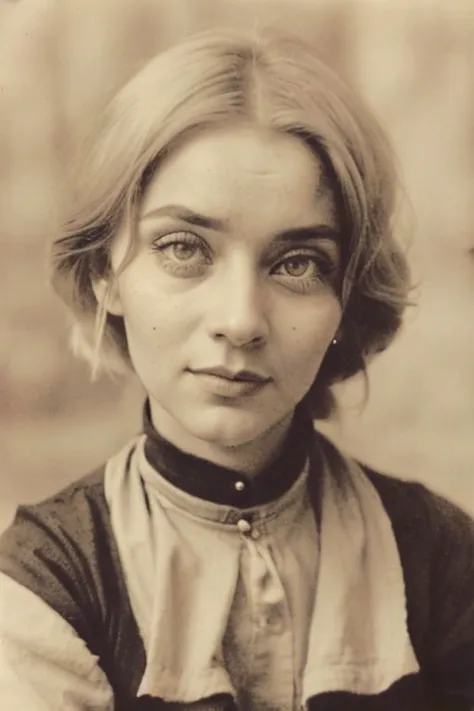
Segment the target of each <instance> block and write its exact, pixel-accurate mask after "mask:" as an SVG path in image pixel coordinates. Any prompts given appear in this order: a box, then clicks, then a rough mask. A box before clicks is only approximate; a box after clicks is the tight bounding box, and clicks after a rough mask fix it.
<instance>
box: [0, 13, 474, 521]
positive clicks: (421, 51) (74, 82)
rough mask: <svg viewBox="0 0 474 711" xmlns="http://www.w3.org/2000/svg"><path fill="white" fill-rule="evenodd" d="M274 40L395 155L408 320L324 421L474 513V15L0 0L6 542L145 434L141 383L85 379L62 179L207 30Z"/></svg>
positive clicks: (380, 461)
mask: <svg viewBox="0 0 474 711" xmlns="http://www.w3.org/2000/svg"><path fill="white" fill-rule="evenodd" d="M214 25H230V26H233V27H253V28H255V27H257V28H258V27H261V26H266V25H272V26H283V27H286V28H290V29H292V30H294V31H297V32H301V33H302V34H303V35H305V36H306V37H307V38H309V39H311V40H312V41H313V42H314V44H315V46H317V47H318V48H319V49H320V51H321V52H322V54H323V55H324V56H325V57H326V58H327V60H328V61H329V63H330V64H332V65H333V66H334V67H335V68H337V69H339V70H340V71H341V72H342V73H343V74H344V75H345V76H346V78H348V79H349V80H350V81H351V82H352V83H353V84H355V86H356V87H357V88H358V89H359V91H361V92H362V93H363V94H364V95H365V96H366V98H367V100H368V101H369V103H370V104H371V105H372V107H373V108H374V110H375V111H376V113H378V115H379V116H380V118H381V119H382V121H383V122H384V123H385V125H386V127H387V128H388V130H389V132H390V134H391V136H392V138H393V141H394V143H395V146H396V149H397V152H398V155H399V159H400V164H401V170H402V174H403V178H404V182H405V186H406V193H407V201H406V204H405V207H404V210H403V211H402V217H401V220H400V239H402V240H403V241H404V243H406V244H408V249H409V258H410V262H411V265H412V269H413V275H414V279H415V281H416V283H417V288H416V291H415V293H414V297H415V300H416V306H415V307H413V308H411V309H410V310H409V312H408V313H407V317H406V321H405V326H404V329H403V332H402V334H401V335H400V337H399V338H398V340H397V341H396V342H395V344H394V345H393V346H392V348H391V349H389V351H387V352H386V353H384V354H382V355H381V356H379V357H378V358H377V359H375V360H374V362H373V364H372V365H371V367H370V370H369V382H370V396H369V399H368V402H367V404H366V405H365V407H363V398H364V388H363V383H361V382H360V380H358V379H355V380H353V381H351V382H349V383H347V384H345V385H343V386H341V387H339V388H338V389H337V396H338V400H339V404H340V407H339V411H338V414H337V416H336V417H335V418H334V419H333V420H332V421H331V422H329V423H325V424H324V425H321V427H322V429H324V431H325V432H327V433H328V434H329V435H330V436H331V437H332V438H333V439H335V440H336V441H338V442H339V444H341V446H342V447H343V448H344V449H346V450H347V451H348V452H350V453H352V454H354V455H356V456H358V457H359V458H361V459H362V460H364V461H366V462H367V463H369V464H371V465H372V466H375V467H378V468H379V469H381V470H383V471H386V472H390V473H392V474H395V475H398V476H400V477H403V478H408V479H416V480H419V481H422V482H424V483H425V484H427V485H428V486H431V487H432V488H433V489H435V490H437V491H439V492H441V493H442V494H444V495H445V496H448V497H449V498H451V499H452V500H453V501H456V502H457V503H458V504H460V505H461V506H463V507H464V508H465V509H467V510H469V511H471V513H474V318H473V315H474V256H473V255H474V207H473V206H474V190H473V188H474V164H473V157H474V150H473V149H474V139H473V137H474V87H473V77H474V3H472V2H471V0H438V1H436V0H407V1H406V2H403V1H402V0H345V1H339V0H326V1H324V0H306V1H303V0H291V1H286V2H278V1H277V0H167V1H166V2H164V1H160V0H81V2H73V1H72V0H57V1H55V0H17V1H16V2H14V1H10V2H8V1H7V0H0V243H1V259H0V445H1V449H0V451H1V456H2V467H1V473H0V529H1V528H2V527H4V526H5V525H6V524H7V523H8V522H9V520H10V519H11V517H12V515H13V512H14V509H15V506H16V505H17V504H18V503H19V502H30V501H37V500H39V499H41V498H43V497H45V496H47V495H49V494H51V493H53V492H54V491H55V490H57V489H58V488H59V487H62V486H63V485H65V484H67V483H68V482H69V481H71V480H73V479H75V478H77V477H78V476H81V475H82V474H84V473H86V472H87V471H89V470H90V469H91V468H93V467H95V466H96V465H98V464H99V463H100V462H102V461H103V460H104V459H105V458H106V457H107V456H109V455H110V454H111V453H113V452H114V451H115V450H116V449H117V448H119V447H120V446H121V445H122V444H123V443H124V442H125V441H126V440H127V439H128V438H129V437H130V436H131V435H133V434H134V433H135V432H137V431H138V430H139V429H140V419H141V403H142V399H143V394H142V392H141V391H140V388H139V387H138V386H137V384H136V383H135V382H134V380H133V379H132V378H130V379H129V380H126V381H123V382H113V381H111V380H108V379H105V378H104V379H102V380H99V381H98V382H97V383H94V384H92V383H91V382H90V376H89V372H88V368H87V367H86V365H85V364H83V363H81V362H80V361H78V360H76V359H75V358H74V357H73V356H72V355H71V353H70V351H69V347H68V318H67V314H66V313H65V311H64V309H63V308H62V306H61V305H60V303H59V302H58V301H57V300H56V298H55V296H54V295H53V294H52V293H51V290H50V288H49V286H48V284H47V277H46V266H45V265H46V254H47V248H48V244H49V242H50V240H51V239H52V238H53V236H54V235H55V234H56V232H57V226H58V222H59V213H60V209H61V200H62V197H63V196H64V192H65V190H66V189H67V188H66V185H65V181H64V169H65V167H66V166H67V165H68V162H69V161H70V159H71V155H72V153H73V151H74V149H75V147H76V146H77V143H78V141H80V139H81V138H82V136H83V135H84V133H85V132H86V131H87V129H88V126H89V123H90V122H91V120H92V119H93V118H94V117H95V115H96V114H97V112H98V111H99V110H100V108H101V107H102V105H103V104H104V103H105V102H106V100H107V99H108V97H109V96H110V95H111V94H112V93H113V92H114V90H115V89H116V88H117V87H119V86H120V85H121V84H123V83H124V82H125V81H126V80H127V79H128V78H129V77H130V76H131V75H132V74H133V73H134V72H135V71H136V70H137V69H138V68H139V67H140V66H141V65H142V64H143V63H144V62H145V61H146V60H147V58H148V57H150V56H152V55H153V54H154V53H156V52H157V51H159V50H160V49H162V48H165V47H167V46H168V45H170V44H172V43H174V42H175V41H176V40H178V39H179V38H180V37H183V36H184V35H186V34H188V33H190V32H192V31H194V30H197V29H200V28H204V27H209V26H214Z"/></svg>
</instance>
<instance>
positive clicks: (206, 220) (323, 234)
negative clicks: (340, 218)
mask: <svg viewBox="0 0 474 711" xmlns="http://www.w3.org/2000/svg"><path fill="white" fill-rule="evenodd" d="M156 217H172V218H174V219H177V220H180V222H186V223H187V224H188V225H192V226H193V227H202V228H204V229H209V230H215V231H219V230H220V231H226V229H227V222H226V220H221V219H219V218H217V217H209V216H206V215H201V214H199V213H197V212H194V211H193V210H190V209H189V208H187V207H184V206H183V205H163V206H162V207H157V208H155V209H153V210H149V211H148V212H147V213H145V214H144V215H143V216H142V217H141V218H140V219H141V221H142V220H149V219H152V218H156ZM275 238H276V240H277V241H280V242H297V241H308V240H321V239H330V240H333V241H334V242H336V243H338V244H339V242H340V241H341V233H340V230H339V229H337V228H336V227H332V226H331V225H326V224H321V225H308V226H305V227H293V228H291V229H288V230H283V231H282V232H278V233H277V234H276V235H275Z"/></svg>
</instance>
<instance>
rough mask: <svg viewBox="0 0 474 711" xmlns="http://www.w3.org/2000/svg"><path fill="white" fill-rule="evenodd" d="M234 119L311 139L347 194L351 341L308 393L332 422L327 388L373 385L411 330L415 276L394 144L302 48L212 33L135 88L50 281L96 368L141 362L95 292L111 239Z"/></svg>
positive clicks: (278, 37) (124, 92) (83, 190)
mask: <svg viewBox="0 0 474 711" xmlns="http://www.w3.org/2000/svg"><path fill="white" fill-rule="evenodd" d="M236 120H250V121H252V122H254V123H256V124H258V125H259V126H264V127H268V128H271V129H274V130H276V131H280V132H284V133H287V134H291V135H294V136H297V137H299V138H300V139H301V140H302V141H303V142H304V143H305V144H306V145H307V146H308V147H309V148H310V149H311V150H312V151H313V152H314V153H315V154H316V155H317V156H318V157H319V159H320V160H322V162H323V164H324V166H325V168H326V172H327V174H328V176H329V180H330V183H331V185H332V188H333V190H334V194H335V196H336V200H337V204H338V208H339V212H340V218H341V220H342V224H343V235H344V236H345V239H344V240H343V244H342V251H343V274H342V280H341V291H340V298H341V302H342V305H343V319H342V326H341V337H340V341H339V343H338V345H337V346H334V347H331V348H329V350H328V353H327V354H326V357H325V359H324V361H323V363H322V366H321V368H320V371H319V373H318V376H317V378H316V382H315V384H314V387H313V389H312V391H311V393H310V395H309V398H310V401H311V402H312V404H313V409H314V414H315V416H319V417H324V416H327V415H329V413H330V410H331V404H330V401H329V400H328V394H329V389H328V387H329V385H331V384H332V383H334V382H336V381H339V380H342V379H345V378H347V377H349V376H351V375H353V374H355V373H357V372H359V371H363V372H364V373H365V369H366V361H367V358H368V357H369V356H370V355H372V354H373V353H375V352H377V351H380V350H383V349H384V348H385V347H386V346H387V345H388V344H389V343H390V341H391V340H392V338H393V336H394V335H395V333H396V332H397V330H398V329H399V327H400V324H401V319H402V313H403V310H404V307H405V305H406V297H407V292H408V287H409V283H408V277H409V274H408V267H407V262H406V259H405V257H404V255H403V253H402V251H401V249H400V247H399V245H398V244H397V242H396V241H395V239H394V236H393V216H394V211H395V207H396V199H397V188H398V177H397V173H396V169H395V160H394V157H393V155H392V150H391V145H390V143H389V141H388V139H387V137H386V135H385V133H384V131H383V130H382V128H381V127H380V125H379V123H378V122H377V120H376V119H375V118H374V116H373V114H372V112H371V111H370V110H368V108H367V107H365V106H364V104H363V102H362V101H361V100H360V99H359V98H358V97H357V95H356V94H355V93H354V92H353V91H352V90H351V89H350V88H349V87H348V86H347V85H346V84H345V83H344V82H343V81H342V80H341V79H340V78H339V77H338V76H337V75H336V74H335V73H334V72H333V71H332V70H331V69H330V68H329V67H328V66H327V65H326V64H325V63H324V62H323V61H321V59H320V58H319V57H318V56H317V54H316V53H315V51H314V50H313V48H312V47H311V46H310V45H308V44H307V43H305V42H304V41H302V40H301V39H299V38H295V37H293V36H287V35H282V34H281V33H279V34H275V33H272V32H268V33H265V32H262V33H260V34H259V36H258V37H254V36H250V35H247V34H245V33H240V32H239V33H237V32H233V31H228V30H210V31H206V32H201V33H198V34H196V35H194V36H192V37H190V38H188V39H186V40H184V41H182V42H181V43H180V44H178V45H176V46H174V47H172V48H171V49H169V50H167V51H166V52H163V53H161V54H159V55H157V56H156V57H155V58H153V59H152V60H151V61H150V62H149V63H148V64H147V65H146V66H145V67H144V68H143V69H142V70H141V71H140V72H139V73H138V74H137V75H136V76H135V77H133V78H132V79H131V80H130V81H129V82H128V83H127V84H126V85H125V86H124V87H123V88H122V89H121V90H120V91H119V92H118V94H117V95H116V96H115V97H114V98H113V100H112V101H111V102H110V103H109V105H108V106H107V107H106V109H105V110H104V112H103V113H102V115H101V117H100V120H99V122H98V124H97V126H96V127H95V130H94V131H93V132H92V133H91V135H90V137H89V139H88V141H87V143H86V145H84V146H82V148H81V151H80V153H79V157H78V160H77V162H76V166H75V170H74V173H73V176H72V200H71V204H70V205H69V206H68V214H67V217H66V220H65V225H64V230H63V232H62V234H61V235H60V236H59V238H58V239H56V240H55V242H54V245H53V250H52V255H51V269H52V282H53V285H54V287H55V288H56V290H57V292H58V293H59V294H60V295H61V297H62V298H63V299H64V301H65V302H66V303H67V304H68V305H69V306H70V307H71V309H72V310H73V313H74V314H75V317H76V325H75V330H74V333H75V344H76V349H77V350H78V351H79V352H80V353H81V354H82V355H85V356H86V357H87V358H89V360H91V361H92V362H93V366H94V367H95V368H97V366H98V365H100V366H107V367H108V368H109V369H112V370H113V369H117V368H119V367H123V364H130V359H129V353H128V346H127V340H126V335H125V329H124V324H123V320H122V319H121V318H118V317H114V316H112V315H111V314H108V313H107V311H106V306H105V304H104V303H102V304H98V303H97V300H96V297H95V295H94V290H93V282H94V280H96V279H100V278H104V277H107V276H108V275H109V274H110V261H109V247H110V243H111V240H112V239H113V237H114V235H115V233H116V230H117V228H118V226H119V225H120V224H121V223H122V221H123V220H124V219H128V220H130V221H131V222H133V220H134V215H135V214H136V209H137V205H138V204H139V202H140V200H141V197H142V196H143V193H144V191H145V189H146V186H147V184H148V181H149V180H150V178H151V177H152V176H153V174H154V173H155V171H156V170H157V168H158V167H159V165H160V162H161V160H162V159H163V157H164V156H165V155H166V154H169V152H170V151H172V150H173V147H174V146H175V145H176V144H177V142H178V141H181V140H182V139H183V137H185V136H188V135H192V133H193V132H194V131H197V130H202V129H204V128H209V127H212V126H218V125H222V124H224V123H226V122H229V121H232V122H235V121H236ZM131 227H132V231H133V224H132V225H131ZM99 346H100V347H99ZM324 403H326V404H325V405H324ZM328 403H329V404H328Z"/></svg>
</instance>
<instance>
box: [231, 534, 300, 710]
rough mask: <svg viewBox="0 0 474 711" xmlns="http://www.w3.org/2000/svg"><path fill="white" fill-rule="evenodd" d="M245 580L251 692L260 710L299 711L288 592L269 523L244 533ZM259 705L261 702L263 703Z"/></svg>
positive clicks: (248, 687)
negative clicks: (267, 528)
mask: <svg viewBox="0 0 474 711" xmlns="http://www.w3.org/2000/svg"><path fill="white" fill-rule="evenodd" d="M243 539H244V550H243V555H242V581H243V584H244V586H245V588H246V598H247V600H248V602H249V608H250V609H249V614H250V624H251V630H250V631H251V644H250V650H249V651H250V654H249V657H248V679H247V689H248V692H249V694H250V696H251V698H252V700H253V703H254V706H255V708H262V706H263V703H265V704H266V705H267V707H268V704H272V706H271V708H274V709H278V710H280V709H281V711H292V710H293V708H294V673H295V670H294V649H293V647H294V640H293V629H292V621H291V612H290V607H289V604H288V599H287V595H286V592H285V588H284V586H283V583H282V581H281V578H280V575H279V573H278V570H277V568H276V565H275V562H274V560H273V557H272V554H271V544H270V536H269V535H268V533H266V532H265V528H264V524H261V525H260V527H259V526H258V525H257V524H255V525H254V526H253V527H252V528H251V529H250V530H249V531H248V532H247V533H245V534H243ZM259 700H261V704H262V705H260V702H259Z"/></svg>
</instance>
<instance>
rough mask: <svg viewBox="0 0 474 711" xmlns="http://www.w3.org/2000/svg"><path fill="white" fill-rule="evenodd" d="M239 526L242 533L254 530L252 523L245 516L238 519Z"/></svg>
mask: <svg viewBox="0 0 474 711" xmlns="http://www.w3.org/2000/svg"><path fill="white" fill-rule="evenodd" d="M237 528H238V529H239V531H240V533H249V532H250V531H251V530H252V526H251V524H250V523H249V522H248V521H246V520H245V519H244V518H241V519H240V520H239V521H237Z"/></svg>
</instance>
